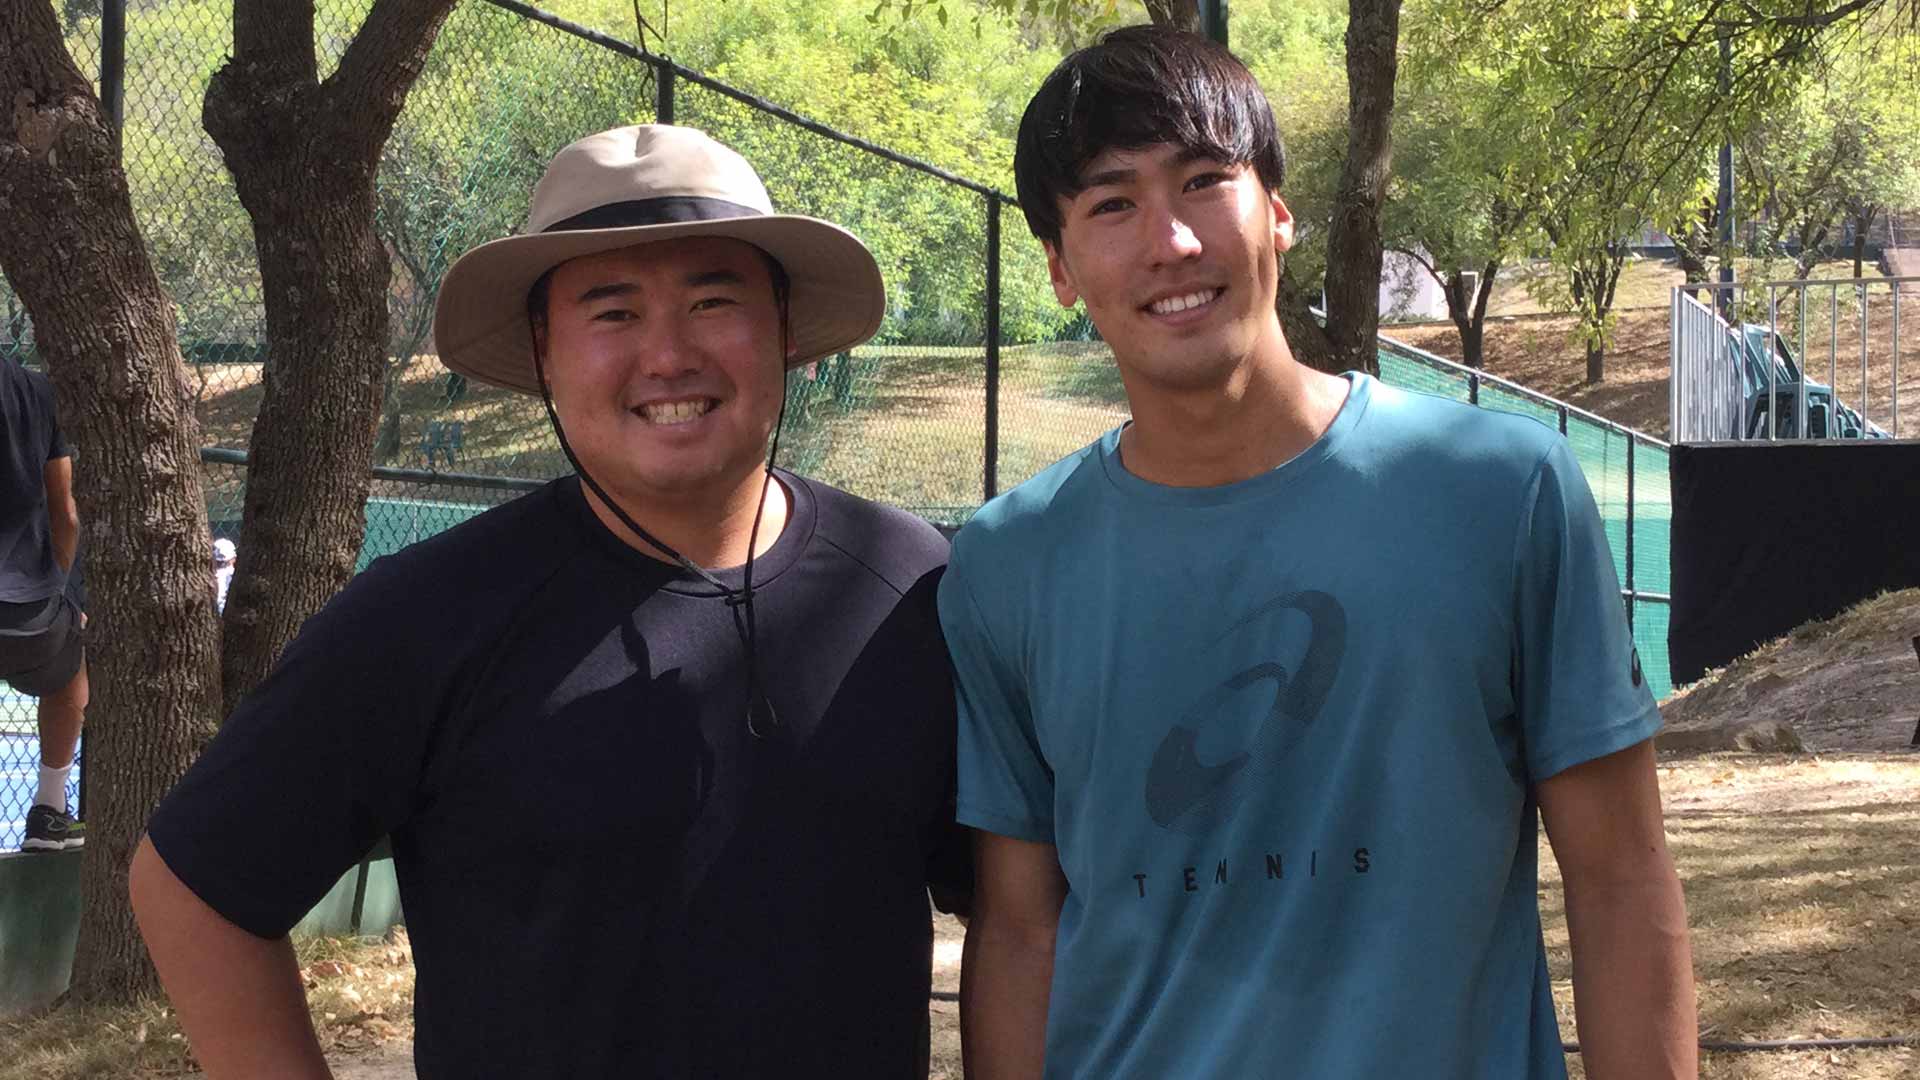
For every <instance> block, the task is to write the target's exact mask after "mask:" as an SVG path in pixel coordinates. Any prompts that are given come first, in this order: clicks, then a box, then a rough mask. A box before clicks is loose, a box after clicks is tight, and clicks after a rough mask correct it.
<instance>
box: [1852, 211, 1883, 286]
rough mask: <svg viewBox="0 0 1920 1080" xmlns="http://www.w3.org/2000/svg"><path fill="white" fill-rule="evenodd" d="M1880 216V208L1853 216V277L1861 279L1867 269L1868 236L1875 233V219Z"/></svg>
mask: <svg viewBox="0 0 1920 1080" xmlns="http://www.w3.org/2000/svg"><path fill="white" fill-rule="evenodd" d="M1878 216H1880V208H1879V207H1877V206H1869V207H1866V208H1865V209H1863V210H1861V211H1859V212H1858V213H1856V214H1854V216H1853V276H1854V277H1860V276H1861V272H1862V271H1863V270H1864V269H1865V268H1866V261H1867V234H1868V233H1869V232H1872V231H1873V219H1874V218H1876V217H1878Z"/></svg>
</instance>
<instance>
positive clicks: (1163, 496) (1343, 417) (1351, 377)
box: [1100, 371, 1374, 506]
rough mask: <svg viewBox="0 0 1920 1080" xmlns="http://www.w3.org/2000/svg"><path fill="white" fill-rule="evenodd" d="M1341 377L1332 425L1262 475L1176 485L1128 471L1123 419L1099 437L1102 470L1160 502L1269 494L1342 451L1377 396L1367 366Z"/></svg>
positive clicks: (1127, 489)
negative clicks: (1342, 392)
mask: <svg viewBox="0 0 1920 1080" xmlns="http://www.w3.org/2000/svg"><path fill="white" fill-rule="evenodd" d="M1341 377H1342V378H1344V379H1346V380H1347V381H1348V383H1349V384H1350V385H1349V387H1348V389H1347V398H1346V400H1345V401H1343V402H1341V403H1340V411H1339V412H1337V413H1335V414H1334V417H1333V423H1331V424H1328V425H1327V430H1325V431H1323V432H1321V433H1320V437H1319V438H1317V439H1315V440H1314V441H1313V443H1312V445H1310V446H1308V447H1307V448H1306V449H1305V450H1302V451H1300V452H1299V453H1298V454H1295V455H1294V456H1293V457H1291V458H1288V459H1287V460H1286V461H1284V462H1281V463H1280V464H1279V465H1278V466H1276V467H1275V468H1272V469H1269V470H1268V471H1266V472H1263V473H1261V474H1260V475H1258V476H1250V477H1248V478H1247V479H1245V480H1236V481H1234V482H1233V483H1231V484H1217V485H1214V486H1211V487H1176V486H1174V485H1172V484H1157V483H1154V482H1153V481H1151V480H1143V479H1141V478H1140V477H1138V476H1135V475H1134V474H1133V473H1131V472H1128V471H1127V467H1126V465H1125V463H1123V462H1122V461H1121V460H1120V432H1121V431H1123V430H1125V428H1126V425H1125V424H1122V425H1121V426H1120V427H1117V428H1114V429H1113V430H1111V431H1109V432H1107V433H1106V434H1105V435H1102V436H1101V437H1100V465H1101V470H1102V471H1103V472H1104V473H1105V474H1106V477H1107V481H1108V482H1109V483H1111V484H1112V485H1113V486H1114V487H1115V488H1116V489H1118V490H1119V491H1120V492H1121V493H1122V494H1125V495H1127V496H1130V497H1133V498H1140V499H1145V500H1148V501H1151V502H1156V503H1165V504H1170V505H1180V506H1222V505H1226V504H1229V503H1237V502H1245V501H1247V500H1250V499H1264V498H1267V497H1268V496H1271V495H1273V494H1275V493H1277V492H1279V491H1281V490H1282V489H1284V488H1286V487H1288V486H1290V485H1292V484H1294V483H1296V482H1297V481H1298V480H1299V479H1300V477H1302V476H1304V475H1306V474H1307V473H1308V472H1310V471H1312V469H1313V468H1314V467H1315V466H1316V465H1319V464H1320V463H1321V462H1323V461H1326V460H1327V459H1329V458H1331V457H1333V456H1334V455H1335V454H1336V453H1338V452H1339V450H1340V447H1341V445H1342V444H1343V443H1344V442H1345V441H1346V439H1347V435H1348V433H1349V432H1350V431H1352V430H1353V428H1354V426H1355V425H1356V424H1358V423H1359V422H1360V418H1361V416H1362V415H1364V414H1365V413H1366V411H1367V404H1368V402H1369V401H1371V400H1372V398H1373V382H1374V380H1373V377H1372V376H1370V375H1368V374H1367V373H1366V372H1363V371H1349V372H1347V373H1346V374H1345V375H1343V376H1341Z"/></svg>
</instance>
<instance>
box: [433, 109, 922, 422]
mask: <svg viewBox="0 0 1920 1080" xmlns="http://www.w3.org/2000/svg"><path fill="white" fill-rule="evenodd" d="M683 236H727V237H732V238H734V239H736V240H744V241H746V242H747V243H749V244H752V245H754V246H755V247H758V248H760V249H761V250H763V251H765V252H766V253H767V254H769V255H771V256H773V257H774V258H775V259H777V260H778V261H779V263H780V265H781V266H782V267H784V268H785V269H786V272H787V276H788V277H789V278H790V279H791V280H792V286H793V288H792V293H791V300H790V305H789V306H790V312H791V315H790V318H791V329H790V333H791V340H792V344H793V345H794V346H795V347H796V348H797V350H798V351H797V352H796V353H795V355H794V356H793V358H792V359H791V360H790V361H789V364H788V366H789V367H792V366H795V365H799V364H805V363H809V362H811V361H814V360H818V359H819V358H821V357H823V356H831V355H832V354H834V353H837V352H842V351H844V350H846V349H850V348H853V347H854V346H855V345H859V344H860V343H862V342H864V341H866V340H867V339H868V338H870V337H872V336H873V334H874V332H875V331H876V330H878V329H880V320H881V318H882V316H883V315H885V313H886V286H885V285H884V284H883V283H882V282H881V280H880V267H879V266H878V265H877V264H876V263H875V262H874V260H873V253H872V252H870V251H868V250H867V246H866V245H865V244H863V243H861V242H860V239H859V237H856V236H854V235H853V234H852V233H850V232H848V231H847V230H845V229H843V228H841V227H839V226H838V225H833V224H830V223H828V222H825V221H821V220H819V219H817V218H810V217H800V216H796V215H792V214H776V213H774V212H773V203H772V201H771V200H769V199H768V198H767V189H766V187H765V186H764V185H762V184H761V183H760V177H759V176H757V175H755V174H754V171H753V167H752V166H750V165H748V164H747V162H746V159H744V158H742V157H741V156H740V155H739V154H737V153H735V152H733V151H732V150H730V149H728V148H727V147H725V146H722V145H721V144H720V143H718V142H716V141H714V140H713V139H712V138H711V137H709V136H708V135H706V134H705V133H704V132H700V131H696V130H694V129H693V128H685V127H671V126H668V125H664V124H643V125H640V126H637V127H623V128H615V129H614V130H612V131H603V132H601V133H599V134H598V135H589V136H587V137H586V138H584V139H581V140H580V141H578V142H576V143H573V144H572V145H570V146H568V147H567V148H566V149H564V150H561V151H560V152H559V153H558V154H556V155H555V156H554V159H553V162H552V164H550V165H548V166H547V171H546V175H544V176H542V177H541V178H540V183H539V184H538V185H537V186H535V187H534V189H533V208H532V210H531V211H529V212H528V214H527V224H526V226H525V227H524V228H523V229H521V231H520V233H519V234H518V235H515V236H509V237H505V238H503V239H500V240H494V241H491V242H489V243H485V244H482V245H480V246H479V247H477V248H474V249H473V250H472V251H469V252H467V253H466V254H465V255H463V256H461V258H460V261H459V262H456V263H454V264H453V268H452V269H451V270H448V271H447V276H446V278H445V279H444V280H443V281H442V282H441V284H440V297H439V301H438V303H437V304H436V305H435V307H434V313H433V334H434V340H435V341H436V342H437V343H438V345H439V349H440V362H441V363H443V364H445V365H446V366H447V367H449V368H451V369H453V370H454V371H457V372H459V373H460V374H462V375H466V376H468V377H469V378H474V379H479V380H480V381H482V382H487V383H492V384H493V385H495V386H503V387H506V388H507V389H509V390H519V391H521V392H523V393H528V394H538V393H539V392H540V383H539V380H538V379H537V378H536V377H535V374H534V367H533V351H532V350H533V346H532V331H531V329H530V328H529V327H528V325H527V314H526V311H527V292H528V290H530V289H532V288H533V284H534V282H536V281H538V280H539V279H540V276H541V275H542V274H544V273H546V272H547V271H548V270H551V269H553V268H554V267H556V266H558V265H560V264H561V263H563V262H566V261H567V260H568V259H574V258H578V257H580V256H582V255H593V254H596V253H598V252H602V251H611V250H614V249H617V248H623V247H630V246H632V245H634V244H650V243H654V242H657V241H661V240H673V239H677V238H680V237H683Z"/></svg>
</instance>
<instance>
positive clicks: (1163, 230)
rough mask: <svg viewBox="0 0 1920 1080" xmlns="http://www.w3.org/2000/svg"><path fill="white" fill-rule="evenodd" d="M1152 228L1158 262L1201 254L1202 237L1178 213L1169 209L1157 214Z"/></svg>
mask: <svg viewBox="0 0 1920 1080" xmlns="http://www.w3.org/2000/svg"><path fill="white" fill-rule="evenodd" d="M1151 228H1152V229H1153V248H1152V250H1153V259H1154V262H1155V263H1156V264H1164V263H1172V262H1180V261H1182V260H1185V259H1191V258H1194V257H1195V256H1197V255H1199V254H1200V238H1199V237H1198V236H1196V235H1194V231H1193V229H1192V227H1190V226H1189V225H1188V224H1187V223H1186V222H1185V221H1182V220H1181V219H1180V215H1178V214H1177V213H1174V212H1172V211H1170V210H1169V211H1165V212H1162V213H1160V214H1158V215H1156V217H1155V220H1154V221H1153V223H1152V226H1151Z"/></svg>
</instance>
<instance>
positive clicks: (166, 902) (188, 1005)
mask: <svg viewBox="0 0 1920 1080" xmlns="http://www.w3.org/2000/svg"><path fill="white" fill-rule="evenodd" d="M129 879H130V889H131V892H132V899H133V910H134V915H135V917H136V918H137V919H138V920H139V922H140V934H141V936H142V937H144V938H145V939H146V942H147V951H148V953H149V954H150V955H151V956H152V957H153V963H154V966H155V967H156V968H158V969H159V972H160V981H161V983H163V984H164V985H165V986H166V989H167V996H168V997H170V998H171V999H172V1000H173V1006H174V1008H175V1009H176V1010H177V1011H178V1012H179V1014H180V1024H181V1026H182V1027H183V1028H185V1029H186V1033H187V1038H188V1040H189V1041H190V1042H191V1044H192V1046H193V1052H194V1055H195V1056H196V1057H198V1058H199V1060H200V1065H201V1067H202V1068H203V1069H205V1070H206V1074H207V1076H208V1077H209V1078H210V1080H224V1078H227V1077H233V1078H240V1077H257V1076H273V1077H286V1078H288V1080H327V1078H328V1077H329V1076H330V1075H331V1074H330V1073H329V1072H328V1071H327V1062H326V1058H325V1056H324V1055H322V1054H321V1052H320V1044H319V1042H318V1041H317V1040H316V1039H315V1038H314V1035H313V1021H312V1019H311V1017H310V1016H309V1015H308V1013H307V1000H306V993H305V991H304V990H303V989H302V988H301V985H300V969H299V965H298V963H297V962H296V961H295V960H294V955H293V946H292V944H291V943H289V942H288V941H287V939H285V938H280V939H278V940H274V941H268V940H265V939H263V938H258V937H255V936H254V935H252V934H250V933H248V932H246V931H245V930H242V929H240V928H239V927H237V926H235V925H233V924H232V923H230V922H228V921H227V920H226V919H225V918H223V917H221V915H220V914H219V913H218V912H216V911H214V910H213V909H212V908H210V907H208V906H207V905H206V904H205V903H204V902H202V901H201V900H200V898H199V897H197V896H195V895H194V894H193V892H192V890H190V889H188V888H187V887H186V885H185V884H184V883H182V882H181V881H180V879H179V878H177V877H175V876H174V874H173V871H172V870H170V869H168V867H167V865H166V863H165V862H164V861H162V860H161V858H160V856H159V853H158V852H156V851H154V849H153V845H152V844H151V843H150V842H148V841H147V840H144V839H143V840H141V842H140V847H139V850H137V851H136V852H135V853H134V857H133V866H132V868H131V870H130V874H129Z"/></svg>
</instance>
